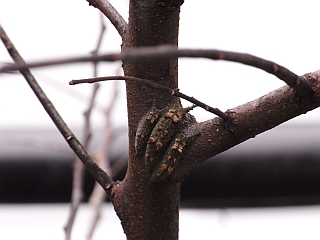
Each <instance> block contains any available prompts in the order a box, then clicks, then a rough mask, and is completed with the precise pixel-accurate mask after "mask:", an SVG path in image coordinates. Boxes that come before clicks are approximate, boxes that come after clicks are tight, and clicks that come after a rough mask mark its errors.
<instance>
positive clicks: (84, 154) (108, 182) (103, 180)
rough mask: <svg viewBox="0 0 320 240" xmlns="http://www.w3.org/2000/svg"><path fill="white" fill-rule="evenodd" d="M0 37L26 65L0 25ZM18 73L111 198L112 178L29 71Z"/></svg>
mask: <svg viewBox="0 0 320 240" xmlns="http://www.w3.org/2000/svg"><path fill="white" fill-rule="evenodd" d="M0 37H1V40H2V42H3V44H4V45H5V47H6V48H7V50H8V52H9V54H10V56H11V57H12V59H13V60H14V61H15V63H16V64H18V65H19V64H20V65H26V63H25V61H24V60H23V59H22V57H21V56H20V54H19V52H18V51H17V49H16V48H15V47H14V45H13V43H12V42H11V40H10V39H9V37H8V36H7V34H6V33H5V31H4V29H3V28H2V26H1V25H0ZM20 73H21V74H22V75H23V76H24V78H25V79H26V81H27V82H28V84H29V86H30V87H31V89H32V90H33V92H34V93H35V95H36V96H37V98H38V99H39V101H40V103H41V104H42V106H43V107H44V109H45V110H46V112H47V113H48V115H49V116H50V118H51V119H52V121H53V122H54V124H55V125H56V127H57V128H58V129H59V131H60V133H61V134H62V136H63V137H64V139H65V140H66V141H67V143H68V144H69V146H70V148H71V149H72V150H73V151H74V152H75V154H76V155H77V156H78V157H79V159H80V160H81V161H82V162H83V163H84V165H85V167H86V168H87V170H88V171H89V172H90V174H91V175H92V176H93V178H94V179H95V180H96V181H97V182H98V183H99V184H100V185H101V186H102V188H103V189H104V190H105V191H106V192H107V194H108V196H109V197H110V198H111V189H112V188H113V186H114V181H113V180H112V178H111V177H110V176H109V175H108V174H107V173H106V172H105V171H103V170H102V169H101V168H100V167H99V165H98V164H97V163H96V162H95V161H94V159H93V158H92V156H91V155H90V154H89V153H88V151H87V150H86V149H85V148H84V147H83V145H82V144H81V143H80V142H79V140H78V139H77V138H76V137H75V135H74V134H73V132H72V131H71V130H70V129H69V127H68V126H67V125H66V123H65V122H64V121H63V119H62V118H61V116H60V114H59V113H58V111H57V110H56V109H55V107H54V105H53V104H52V102H51V101H50V100H49V98H48V97H47V96H46V94H45V93H44V91H43V90H42V89H41V87H40V85H39V84H38V82H37V81H36V79H35V78H34V76H33V75H32V74H31V72H30V70H29V69H28V68H24V69H21V70H20Z"/></svg>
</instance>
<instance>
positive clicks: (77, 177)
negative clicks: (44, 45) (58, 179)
mask: <svg viewBox="0 0 320 240" xmlns="http://www.w3.org/2000/svg"><path fill="white" fill-rule="evenodd" d="M98 89H99V84H94V85H93V89H92V94H91V97H90V100H89V104H88V108H87V110H86V111H85V112H84V118H85V126H84V139H83V146H84V147H85V148H87V147H88V145H89V141H90V139H91V135H92V134H91V127H90V116H91V112H92V110H93V108H94V100H95V97H96V95H97V92H98ZM100 166H101V165H100ZM101 168H102V166H101ZM102 169H103V168H102ZM83 183H84V165H83V164H82V162H81V161H79V159H78V158H76V159H75V162H74V169H73V181H72V196H71V211H70V215H69V219H68V222H67V224H66V226H65V228H64V230H65V234H66V240H70V239H71V232H72V227H73V223H74V220H75V217H76V214H77V211H78V208H79V206H80V203H81V201H82V199H83V195H84V194H83V190H82V189H83Z"/></svg>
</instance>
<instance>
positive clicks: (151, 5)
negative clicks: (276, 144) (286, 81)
mask: <svg viewBox="0 0 320 240" xmlns="http://www.w3.org/2000/svg"><path fill="white" fill-rule="evenodd" d="M181 4H182V2H181V1H173V0H171V1H169V0H168V1H165V0H161V1H160V0H151V1H149V0H140V1H139V0H132V1H130V10H129V22H128V29H127V36H126V37H125V38H124V41H123V49H126V48H128V47H130V48H131V47H143V46H157V45H162V44H171V45H174V46H177V45H178V27H179V12H180V5H181ZM177 66H178V65H177V59H174V60H172V59H171V60H148V61H141V62H135V63H129V62H126V61H124V62H123V68H124V72H125V75H126V76H132V77H137V78H142V79H148V80H150V81H153V82H156V83H159V84H161V85H164V86H167V87H170V88H173V89H174V88H177V87H178V73H177V70H178V69H177V68H178V67H177ZM299 81H300V78H299ZM301 81H308V83H309V82H310V85H312V87H313V89H312V90H313V93H314V95H312V94H311V95H310V96H307V97H301V96H299V95H298V94H297V92H296V91H295V90H293V89H291V88H290V87H288V86H286V87H283V88H280V89H278V90H275V91H274V92H271V93H269V94H267V95H265V96H263V97H261V98H259V99H257V100H254V101H252V102H249V103H247V104H244V105H242V106H239V107H237V108H234V109H231V110H229V111H228V114H230V116H231V119H228V120H223V119H221V118H214V119H212V120H209V121H207V122H204V123H196V122H195V120H194V118H193V117H192V116H191V115H189V114H187V116H186V118H185V119H184V120H183V132H184V133H186V134H194V133H197V132H198V133H200V136H197V137H196V138H195V140H192V141H191V144H190V145H188V148H186V150H184V152H183V157H182V158H181V159H182V160H181V163H180V164H179V165H177V166H175V167H174V168H173V171H172V174H170V178H168V179H166V181H161V182H157V183H152V181H151V179H152V176H151V173H150V171H148V170H147V169H146V165H145V159H144V155H142V154H136V151H135V142H134V141H135V137H136V132H137V126H138V124H139V121H140V120H141V118H142V117H143V116H144V115H145V114H146V113H147V112H148V110H149V109H150V108H151V107H152V104H153V102H154V99H156V101H155V103H156V105H157V108H158V109H161V108H163V107H166V106H168V105H169V104H170V103H171V102H172V101H173V98H172V96H171V95H170V93H165V94H164V93H163V92H162V91H160V90H159V89H152V88H149V87H148V86H146V85H143V84H141V83H137V82H130V81H127V83H126V90H127V107H128V123H129V163H128V170H127V174H126V177H125V179H124V180H123V181H122V182H119V183H118V184H116V185H115V187H114V188H113V191H112V194H113V195H112V196H113V204H114V207H115V211H116V213H117V214H118V216H119V218H120V220H121V223H122V226H123V229H124V232H125V234H126V235H127V238H128V239H130V240H132V239H139V240H141V239H142V240H143V239H155V240H157V239H159V240H160V239H178V231H179V226H178V224H179V200H180V199H179V198H180V183H181V181H183V179H184V178H185V177H186V176H187V174H188V173H189V172H190V171H191V169H192V168H193V167H195V166H196V165H197V164H199V163H201V162H203V161H205V160H206V159H207V158H209V157H212V156H214V155H216V154H218V153H221V152H223V151H225V150H227V149H229V148H231V147H233V146H235V145H237V144H239V143H241V142H243V141H245V140H247V139H249V138H252V137H254V136H255V135H257V134H259V133H262V132H264V131H266V130H268V129H271V128H273V127H275V126H277V125H279V124H281V123H283V122H285V121H287V120H289V119H291V118H294V117H295V116H298V115H300V114H303V113H306V112H307V111H310V110H312V109H314V108H316V107H318V106H319V105H320V94H319V92H320V90H319V89H320V87H319V86H320V85H319V74H318V73H317V74H314V75H312V74H310V75H306V76H303V77H302V78H301ZM302 85H306V86H310V85H309V84H302ZM305 90H310V89H305Z"/></svg>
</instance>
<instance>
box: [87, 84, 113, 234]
mask: <svg viewBox="0 0 320 240" xmlns="http://www.w3.org/2000/svg"><path fill="white" fill-rule="evenodd" d="M113 86H114V88H113V91H112V96H111V101H110V102H109V104H108V106H107V107H106V110H105V112H104V113H105V114H104V116H105V130H104V132H105V136H104V140H103V142H102V144H101V146H100V148H99V150H98V151H97V153H96V154H95V155H94V156H95V159H96V160H97V162H98V163H99V164H100V166H101V167H102V168H103V169H104V170H105V171H106V172H107V173H108V174H109V175H110V176H113V173H112V171H111V168H110V157H109V155H110V154H109V149H110V142H111V137H112V125H111V115H112V111H113V109H114V107H115V101H116V100H117V96H118V92H119V90H118V88H119V86H118V84H117V83H116V82H115V83H114V85H113ZM105 196H106V195H105V193H104V192H103V190H102V189H101V187H100V186H98V185H97V184H95V186H94V189H93V191H92V194H91V196H90V199H89V202H90V204H91V205H92V206H93V218H92V222H91V224H90V226H89V231H88V233H87V240H90V239H91V238H92V236H93V233H94V230H95V228H96V225H97V223H98V220H99V218H100V215H101V214H100V212H101V205H102V204H103V202H104V200H105Z"/></svg>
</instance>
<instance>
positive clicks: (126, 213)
mask: <svg viewBox="0 0 320 240" xmlns="http://www.w3.org/2000/svg"><path fill="white" fill-rule="evenodd" d="M180 4H181V1H176V0H174V1H173V0H171V1H159V0H151V1H150V0H142V1H141V0H133V1H130V10H129V15H130V16H129V22H128V32H127V36H126V38H125V41H124V42H123V49H125V48H127V47H142V46H157V45H162V44H170V45H175V46H177V45H178V28H179V14H180ZM177 62H178V61H177V59H175V60H164V61H163V60H161V61H142V62H139V63H127V62H124V63H123V68H124V72H125V75H126V76H134V77H138V78H144V79H148V80H150V81H154V82H156V83H160V84H162V85H164V86H168V87H170V88H176V87H177V84H178V64H177ZM126 89H127V108H128V119H129V121H128V122H129V139H130V140H129V163H128V169H127V174H126V177H125V179H124V180H123V181H122V182H121V183H120V184H118V185H116V186H115V187H114V190H113V194H114V197H113V204H114V207H115V210H116V212H117V214H118V216H119V218H120V220H121V223H122V226H123V229H124V232H125V234H126V235H127V238H128V239H139V240H142V239H155V240H157V239H159V240H160V239H168V240H170V239H178V229H179V200H180V183H174V184H172V183H170V182H168V183H165V184H152V183H151V182H150V177H151V175H150V173H149V172H148V171H146V167H145V159H144V156H143V155H136V153H135V148H134V139H135V135H136V131H137V126H138V123H139V120H140V119H141V118H142V116H144V115H145V114H146V113H147V111H148V110H149V109H150V108H151V107H152V104H153V101H154V99H156V100H155V103H156V105H157V108H159V109H160V108H163V107H165V106H167V105H168V103H170V102H172V101H173V98H172V96H171V95H170V94H169V93H168V94H164V93H163V92H161V91H159V90H156V89H152V88H149V87H146V86H144V85H143V84H139V83H128V82H127V85H126Z"/></svg>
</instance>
